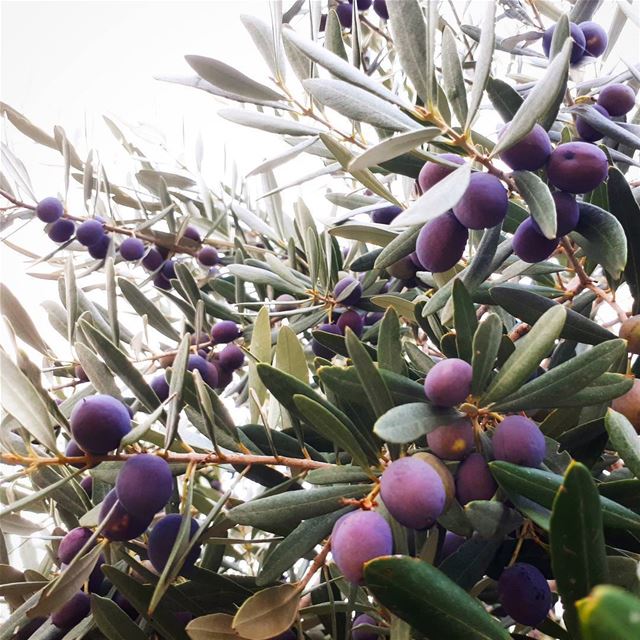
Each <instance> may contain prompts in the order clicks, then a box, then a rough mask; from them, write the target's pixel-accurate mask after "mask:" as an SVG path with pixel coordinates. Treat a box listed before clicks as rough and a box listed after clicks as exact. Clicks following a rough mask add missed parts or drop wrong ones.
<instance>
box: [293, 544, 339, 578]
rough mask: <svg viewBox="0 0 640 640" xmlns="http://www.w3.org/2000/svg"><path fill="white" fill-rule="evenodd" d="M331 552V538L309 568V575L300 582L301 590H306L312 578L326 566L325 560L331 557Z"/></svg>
mask: <svg viewBox="0 0 640 640" xmlns="http://www.w3.org/2000/svg"><path fill="white" fill-rule="evenodd" d="M330 550H331V538H329V539H328V540H327V541H326V542H325V543H324V546H323V547H322V549H321V550H320V553H319V554H318V555H317V556H316V557H315V559H314V560H313V562H312V563H311V566H310V567H309V569H308V571H307V573H306V574H305V576H304V578H302V580H300V583H299V584H300V589H301V590H302V589H304V588H305V586H306V585H307V584H308V583H309V580H311V578H313V576H314V575H315V573H316V572H317V571H318V569H320V567H322V565H323V564H324V562H325V560H326V559H327V556H328V555H329V551H330Z"/></svg>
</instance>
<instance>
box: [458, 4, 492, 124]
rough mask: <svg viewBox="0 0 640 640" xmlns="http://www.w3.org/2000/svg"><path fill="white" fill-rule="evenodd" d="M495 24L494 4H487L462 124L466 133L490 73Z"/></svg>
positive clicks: (478, 105)
mask: <svg viewBox="0 0 640 640" xmlns="http://www.w3.org/2000/svg"><path fill="white" fill-rule="evenodd" d="M495 22H496V3H495V2H487V3H486V10H485V15H484V19H483V21H482V31H481V33H480V43H479V45H478V50H477V52H476V68H475V73H474V76H473V86H472V87H471V96H470V97H469V112H468V114H467V119H466V122H465V124H464V128H465V130H467V131H468V130H469V129H470V128H471V123H472V122H473V119H474V117H475V115H476V113H477V112H478V108H479V107H480V102H481V101H482V96H483V94H484V88H485V87H486V85H487V80H488V79H489V74H490V73H491V63H492V62H493V47H494V45H495Z"/></svg>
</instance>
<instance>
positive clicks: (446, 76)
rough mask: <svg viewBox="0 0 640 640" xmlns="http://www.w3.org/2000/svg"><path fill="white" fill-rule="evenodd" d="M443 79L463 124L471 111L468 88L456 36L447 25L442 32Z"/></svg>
mask: <svg viewBox="0 0 640 640" xmlns="http://www.w3.org/2000/svg"><path fill="white" fill-rule="evenodd" d="M442 79H443V85H444V92H445V94H446V96H447V100H448V101H449V104H450V105H451V108H452V109H453V112H454V113H455V115H456V118H457V119H458V122H459V123H460V124H461V125H463V124H464V123H465V122H466V121H467V115H468V113H469V110H468V107H467V88H466V86H465V83H464V76H463V75H462V65H461V63H460V56H459V55H458V46H457V44H456V38H455V36H454V34H453V31H451V29H450V28H449V27H445V28H444V31H443V32H442Z"/></svg>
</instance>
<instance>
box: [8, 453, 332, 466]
mask: <svg viewBox="0 0 640 640" xmlns="http://www.w3.org/2000/svg"><path fill="white" fill-rule="evenodd" d="M137 455H139V454H137V453H113V454H106V455H90V454H87V455H86V456H73V457H69V456H64V455H60V456H52V457H50V458H46V457H40V456H21V455H17V454H13V453H1V454H0V463H2V464H7V465H18V466H25V467H39V466H52V465H62V464H65V465H82V464H84V465H86V466H87V467H88V468H90V467H94V466H96V465H97V464H99V463H100V462H120V461H125V460H128V459H129V458H133V457H135V456H137ZM159 455H161V457H163V458H164V459H165V460H166V461H167V462H170V463H171V462H173V463H183V464H185V463H186V464H196V465H199V466H202V465H215V464H233V465H236V464H237V465H247V464H264V465H280V466H283V467H290V468H292V469H303V470H311V469H320V468H323V467H331V466H333V465H332V464H331V463H329V462H319V461H317V460H308V459H306V458H288V457H285V456H278V457H275V456H258V455H249V454H242V453H225V454H223V455H218V454H215V453H174V452H169V451H166V452H164V453H161V454H159Z"/></svg>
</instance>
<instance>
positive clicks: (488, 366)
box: [471, 313, 502, 395]
mask: <svg viewBox="0 0 640 640" xmlns="http://www.w3.org/2000/svg"><path fill="white" fill-rule="evenodd" d="M501 340H502V321H501V320H500V317H499V316H498V315H496V314H495V313H491V314H489V315H488V316H487V317H486V318H485V319H484V320H483V321H482V322H481V323H480V324H479V325H478V328H477V329H476V332H475V334H474V336H473V345H472V349H473V356H472V358H471V366H472V368H473V377H472V380H471V393H472V394H473V395H479V394H480V393H482V392H483V391H484V389H485V386H486V383H487V381H488V379H489V376H490V375H491V372H492V371H493V368H494V367H495V364H496V358H497V356H498V351H499V349H500V342H501Z"/></svg>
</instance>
